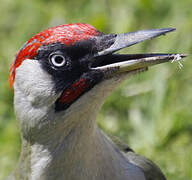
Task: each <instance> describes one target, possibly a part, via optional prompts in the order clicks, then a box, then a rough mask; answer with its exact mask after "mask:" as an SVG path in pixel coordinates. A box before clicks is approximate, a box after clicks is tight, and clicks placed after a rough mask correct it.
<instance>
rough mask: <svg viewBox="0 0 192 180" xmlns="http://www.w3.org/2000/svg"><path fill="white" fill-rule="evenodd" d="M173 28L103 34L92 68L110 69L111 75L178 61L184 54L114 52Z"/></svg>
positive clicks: (163, 33)
mask: <svg viewBox="0 0 192 180" xmlns="http://www.w3.org/2000/svg"><path fill="white" fill-rule="evenodd" d="M174 30H175V29H174V28H164V29H152V30H142V31H136V32H130V33H125V34H119V35H114V34H112V35H104V36H103V37H102V38H101V39H100V40H99V41H98V47H99V48H98V49H99V51H98V53H97V54H96V55H95V58H94V59H95V60H94V62H93V63H92V66H91V68H92V69H100V70H102V71H104V72H105V71H108V70H110V71H111V75H113V74H117V73H122V72H129V71H134V70H138V69H146V68H147V67H148V66H152V65H155V64H160V63H164V62H168V61H179V62H180V60H181V59H182V58H184V57H186V56H187V55H185V54H115V52H116V51H118V50H120V49H123V48H125V47H129V46H132V45H134V44H137V43H140V42H142V41H145V40H148V39H152V38H155V37H158V36H160V35H165V34H166V33H169V32H172V31H174Z"/></svg>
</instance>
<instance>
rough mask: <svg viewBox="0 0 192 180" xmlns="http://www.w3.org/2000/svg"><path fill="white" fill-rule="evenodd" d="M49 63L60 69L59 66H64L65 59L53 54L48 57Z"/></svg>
mask: <svg viewBox="0 0 192 180" xmlns="http://www.w3.org/2000/svg"><path fill="white" fill-rule="evenodd" d="M50 61H51V63H52V64H53V65H54V66H56V67H61V66H64V65H65V64H66V60H65V57H64V56H63V55H61V54H53V55H52V56H51V57H50Z"/></svg>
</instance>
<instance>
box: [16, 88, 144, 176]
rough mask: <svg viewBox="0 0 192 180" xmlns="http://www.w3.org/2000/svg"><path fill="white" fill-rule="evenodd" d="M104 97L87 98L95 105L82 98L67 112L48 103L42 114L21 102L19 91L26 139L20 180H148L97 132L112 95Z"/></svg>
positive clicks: (18, 96)
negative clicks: (100, 114) (106, 100)
mask: <svg viewBox="0 0 192 180" xmlns="http://www.w3.org/2000/svg"><path fill="white" fill-rule="evenodd" d="M105 89H106V88H105ZM100 92H101V93H100V94H98V93H95V92H94V91H91V92H89V93H87V96H89V99H92V101H91V104H90V103H89V102H88V101H87V97H86V96H82V97H81V100H79V101H77V102H76V103H74V104H73V105H72V106H71V107H70V108H69V109H68V110H66V111H64V112H60V113H55V112H54V108H53V107H52V106H51V105H50V106H47V104H46V103H44V104H45V105H46V107H41V110H39V109H38V108H33V107H32V106H31V103H30V102H28V99H26V98H22V96H23V94H19V93H18V92H17V91H15V104H16V105H17V106H15V110H16V115H17V117H18V119H19V120H20V126H21V130H22V137H23V138H22V139H23V142H22V152H21V156H20V161H19V164H18V167H17V169H16V171H15V174H14V176H15V179H30V180H52V179H56V180H57V179H66V180H77V179H78V180H90V179H91V180H98V179H99V180H105V179H111V180H116V179H118V180H125V179H127V180H130V179H136V178H135V175H137V177H143V174H142V173H141V172H140V170H139V169H138V168H137V167H136V166H134V165H132V164H131V163H129V162H128V161H127V159H126V158H125V157H124V156H123V155H122V154H121V153H120V152H119V150H118V149H117V148H116V146H115V145H114V144H113V143H112V142H111V141H110V140H108V138H107V137H106V136H105V135H104V134H103V133H102V132H101V131H100V129H99V128H98V127H97V124H96V117H97V114H98V112H99V110H100V107H101V105H102V102H103V101H104V96H106V95H105V93H106V92H108V91H106V92H105V91H100ZM101 94H102V95H101ZM21 99H22V101H21ZM21 102H22V103H21ZM23 104H24V105H25V108H23ZM24 110H25V111H24ZM39 117H41V118H39ZM141 179H142V178H141Z"/></svg>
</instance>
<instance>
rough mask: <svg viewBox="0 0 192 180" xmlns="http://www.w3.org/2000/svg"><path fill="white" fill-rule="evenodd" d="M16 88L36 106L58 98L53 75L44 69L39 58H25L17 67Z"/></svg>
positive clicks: (52, 101)
mask: <svg viewBox="0 0 192 180" xmlns="http://www.w3.org/2000/svg"><path fill="white" fill-rule="evenodd" d="M14 88H15V93H16V92H17V91H20V93H22V94H24V97H25V98H26V100H27V101H28V102H30V103H31V105H33V106H36V107H40V106H45V105H48V104H51V103H54V102H55V100H56V99H57V98H58V95H57V94H56V93H55V90H54V89H55V88H54V82H53V80H52V76H51V75H50V74H48V73H47V72H46V71H44V70H43V69H42V67H41V64H40V63H39V62H38V61H37V60H25V61H24V62H23V63H22V64H21V65H20V66H19V67H18V68H17V70H16V76H15V84H14Z"/></svg>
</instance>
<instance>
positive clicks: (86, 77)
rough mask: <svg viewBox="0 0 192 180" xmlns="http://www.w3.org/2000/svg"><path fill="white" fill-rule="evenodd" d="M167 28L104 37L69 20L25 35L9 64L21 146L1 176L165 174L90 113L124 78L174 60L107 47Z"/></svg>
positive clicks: (157, 179) (81, 179)
mask: <svg viewBox="0 0 192 180" xmlns="http://www.w3.org/2000/svg"><path fill="white" fill-rule="evenodd" d="M172 30H173V29H160V30H155V31H152V30H150V31H142V32H140V31H138V32H135V33H130V34H129V33H127V34H123V35H115V34H110V35H105V34H103V33H100V32H99V31H97V30H96V29H95V28H93V27H92V26H90V25H87V24H70V25H62V26H57V27H54V28H50V29H48V30H45V31H43V32H41V33H39V34H37V35H35V36H34V37H32V38H31V39H30V40H29V41H28V42H27V43H26V44H25V45H24V47H23V48H21V50H20V51H19V52H18V53H17V55H16V59H15V61H14V62H13V64H12V67H11V73H10V81H11V84H14V106H15V113H16V116H17V119H18V120H19V123H20V129H21V135H22V151H21V156H20V159H19V163H18V166H17V168H16V169H15V171H14V172H13V173H12V174H11V175H10V176H9V178H8V179H11V180H13V179H15V180H17V179H19V180H22V179H23V180H24V179H30V180H53V179H54V180H62V179H64V180H152V179H153V180H165V177H164V175H163V174H162V172H161V171H160V169H159V168H158V167H157V166H156V165H154V164H153V163H152V162H151V161H149V160H147V159H145V158H143V157H141V156H139V155H136V154H135V153H134V152H133V151H131V150H130V149H129V148H126V149H119V148H118V146H117V145H116V144H115V143H114V142H113V141H111V140H110V139H109V138H108V137H107V136H106V135H105V134H104V133H103V132H102V131H101V130H100V129H99V128H98V126H97V123H96V117H97V114H98V112H99V110H100V108H101V106H102V104H103V103H104V100H105V98H106V96H108V95H109V94H110V93H111V92H112V91H113V90H114V88H116V87H118V85H119V84H120V83H121V82H122V81H123V80H124V79H127V78H128V77H129V76H130V75H133V74H136V73H138V72H142V71H145V70H146V68H147V67H148V66H151V65H153V64H157V63H161V62H167V61H169V60H171V59H173V58H174V55H173V54H171V55H170V54H169V55H168V54H150V55H147V54H146V55H118V54H114V52H115V51H117V50H119V49H121V48H124V47H127V46H130V45H133V44H135V43H138V42H141V41H143V40H146V39H148V38H152V37H156V36H159V35H161V34H165V33H167V32H169V31H172ZM181 56H184V55H181ZM138 62H139V63H138ZM146 62H147V63H146ZM122 147H124V146H122ZM125 147H126V146H125Z"/></svg>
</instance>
